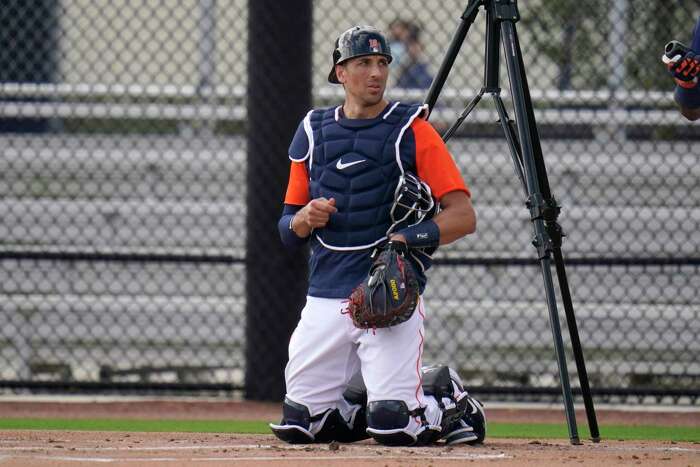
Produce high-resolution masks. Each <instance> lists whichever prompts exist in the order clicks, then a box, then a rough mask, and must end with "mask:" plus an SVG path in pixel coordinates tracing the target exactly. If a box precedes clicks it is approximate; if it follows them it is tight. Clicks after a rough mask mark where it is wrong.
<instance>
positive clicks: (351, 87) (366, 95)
mask: <svg viewBox="0 0 700 467" xmlns="http://www.w3.org/2000/svg"><path fill="white" fill-rule="evenodd" d="M335 70H336V71H335V72H336V75H337V76H338V81H340V82H341V83H342V84H343V85H344V86H345V93H346V94H347V95H348V96H351V97H352V98H354V99H357V100H358V101H359V103H361V104H363V105H374V104H377V103H378V102H380V101H381V100H382V99H383V98H384V90H385V89H386V80H387V78H388V77H389V61H388V60H387V59H386V57H384V56H383V55H365V56H364V57H357V58H352V59H350V60H348V61H346V62H345V63H343V64H342V65H336V69H335Z"/></svg>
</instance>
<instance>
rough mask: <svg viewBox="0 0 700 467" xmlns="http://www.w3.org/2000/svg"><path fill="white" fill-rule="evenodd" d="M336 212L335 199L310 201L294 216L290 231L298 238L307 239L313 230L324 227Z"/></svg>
mask: <svg viewBox="0 0 700 467" xmlns="http://www.w3.org/2000/svg"><path fill="white" fill-rule="evenodd" d="M336 212H338V208H336V207H335V199H333V198H331V199H326V198H316V199H312V200H311V201H309V202H308V203H307V204H306V206H304V207H303V208H301V209H300V210H299V211H298V212H297V213H296V214H295V215H294V218H293V219H292V230H294V233H296V234H297V235H298V236H300V237H308V236H309V235H311V231H312V230H313V229H320V228H323V227H325V226H326V224H328V221H329V220H330V218H331V214H334V213H336Z"/></svg>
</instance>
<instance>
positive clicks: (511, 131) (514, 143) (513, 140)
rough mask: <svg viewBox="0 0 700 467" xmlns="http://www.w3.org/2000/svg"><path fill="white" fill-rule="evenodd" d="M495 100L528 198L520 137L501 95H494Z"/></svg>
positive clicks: (515, 165) (502, 126)
mask: <svg viewBox="0 0 700 467" xmlns="http://www.w3.org/2000/svg"><path fill="white" fill-rule="evenodd" d="M493 100H494V102H495V104H496V111H497V112H498V118H499V119H500V124H501V128H503V134H504V135H505V137H506V141H507V142H508V148H509V149H510V157H511V159H512V160H513V166H514V168H515V175H516V176H517V177H518V180H520V184H521V185H522V187H523V189H524V190H525V196H527V182H526V181H525V175H524V174H523V151H522V149H521V148H520V143H518V135H517V134H516V133H515V128H513V121H512V120H511V119H510V118H508V113H507V112H506V106H505V105H503V99H501V96H500V95H499V94H494V95H493Z"/></svg>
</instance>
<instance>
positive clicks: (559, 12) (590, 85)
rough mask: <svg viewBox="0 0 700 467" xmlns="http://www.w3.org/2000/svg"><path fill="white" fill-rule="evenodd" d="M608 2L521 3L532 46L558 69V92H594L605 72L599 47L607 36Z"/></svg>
mask: <svg viewBox="0 0 700 467" xmlns="http://www.w3.org/2000/svg"><path fill="white" fill-rule="evenodd" d="M610 3H612V2H610V1H609V0H602V1H601V0H539V1H533V2H527V4H525V3H522V4H521V8H520V10H521V14H522V24H523V27H524V28H527V30H528V32H529V34H530V40H531V41H533V43H532V44H531V45H532V46H533V47H536V48H537V50H539V51H540V53H541V54H543V55H544V56H546V57H547V58H549V59H550V60H551V61H552V62H554V63H555V64H556V65H557V67H558V68H559V76H558V79H557V87H558V88H559V89H595V88H598V87H601V86H603V85H605V83H606V81H607V73H606V72H605V70H604V69H603V67H604V66H605V65H606V59H605V55H604V54H603V53H602V52H601V45H602V44H603V43H604V41H605V40H606V38H607V36H608V34H609V25H608V12H607V9H606V8H603V7H602V5H605V4H610Z"/></svg>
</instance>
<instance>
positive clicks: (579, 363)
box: [553, 242, 600, 443]
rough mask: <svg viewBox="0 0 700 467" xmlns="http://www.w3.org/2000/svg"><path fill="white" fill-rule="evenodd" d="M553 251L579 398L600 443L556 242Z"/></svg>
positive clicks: (592, 433)
mask: <svg viewBox="0 0 700 467" xmlns="http://www.w3.org/2000/svg"><path fill="white" fill-rule="evenodd" d="M553 250H554V264H555V265H556V270H557V277H558V278H559V290H560V292H561V298H562V301H563V302H564V311H565V312H566V323H567V325H568V327H569V336H570V337H571V348H572V351H573V353H574V360H575V361H576V371H577V372H578V379H579V383H580V384H581V396H582V397H583V405H584V406H585V407H586V417H587V418H588V428H589V430H590V432H591V440H592V441H593V442H594V443H597V442H599V441H600V431H598V420H597V419H596V415H595V408H594V406H593V398H592V397H591V388H590V386H589V385H588V372H587V371H586V363H585V361H584V359H583V350H582V347H581V340H580V339H579V334H578V326H577V325H576V316H575V315H574V305H573V303H572V301H571V293H570V292H569V281H568V280H567V278H566V269H565V268H564V256H563V255H562V252H561V248H560V247H559V246H557V245H556V242H555V246H554V249H553Z"/></svg>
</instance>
